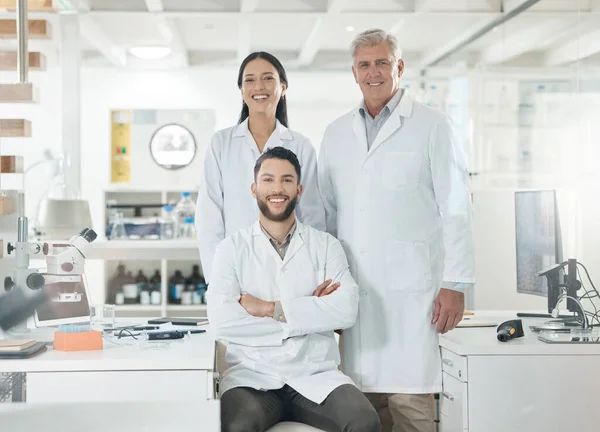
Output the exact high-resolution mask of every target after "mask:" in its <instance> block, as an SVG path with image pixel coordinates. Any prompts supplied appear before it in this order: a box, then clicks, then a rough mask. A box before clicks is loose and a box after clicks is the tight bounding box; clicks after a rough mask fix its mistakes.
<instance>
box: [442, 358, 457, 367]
mask: <svg viewBox="0 0 600 432" xmlns="http://www.w3.org/2000/svg"><path fill="white" fill-rule="evenodd" d="M442 363H444V364H445V365H446V366H448V367H452V366H454V363H453V362H452V360H448V359H443V360H442Z"/></svg>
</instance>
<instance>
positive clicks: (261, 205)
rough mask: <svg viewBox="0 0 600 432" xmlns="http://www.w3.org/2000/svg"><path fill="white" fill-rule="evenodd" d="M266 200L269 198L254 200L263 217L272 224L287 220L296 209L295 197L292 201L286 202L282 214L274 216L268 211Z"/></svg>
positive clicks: (296, 197)
mask: <svg viewBox="0 0 600 432" xmlns="http://www.w3.org/2000/svg"><path fill="white" fill-rule="evenodd" d="M268 199H269V197H267V198H266V199H265V200H262V199H260V198H256V202H257V203H258V208H259V209H260V212H261V213H262V214H263V215H264V217H266V218H267V219H269V220H270V221H273V222H281V221H284V220H286V219H287V218H289V217H290V215H291V214H292V213H293V211H294V209H295V208H296V203H297V202H298V196H297V195H296V196H295V197H294V198H293V199H291V200H289V201H288V204H287V206H286V207H285V210H284V211H283V212H282V213H280V214H277V215H274V214H273V213H271V210H269V203H268V201H267V200H268Z"/></svg>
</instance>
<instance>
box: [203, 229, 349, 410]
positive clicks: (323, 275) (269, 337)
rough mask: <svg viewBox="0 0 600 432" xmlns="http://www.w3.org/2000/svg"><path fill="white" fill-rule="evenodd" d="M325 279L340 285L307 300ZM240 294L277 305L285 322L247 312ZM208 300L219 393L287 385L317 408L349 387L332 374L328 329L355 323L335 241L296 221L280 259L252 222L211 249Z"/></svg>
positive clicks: (335, 353)
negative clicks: (220, 346)
mask: <svg viewBox="0 0 600 432" xmlns="http://www.w3.org/2000/svg"><path fill="white" fill-rule="evenodd" d="M327 279H332V280H333V281H334V282H338V281H339V282H340V283H341V286H340V287H339V288H338V289H337V290H336V291H335V292H333V293H332V294H330V295H327V296H324V297H314V296H313V295H312V294H313V292H314V290H315V289H316V288H317V286H318V285H319V284H321V283H322V282H323V281H325V280H327ZM244 293H248V294H251V295H253V296H255V297H258V298H260V299H262V300H266V301H280V302H281V305H282V307H283V311H284V314H285V317H286V320H287V323H282V322H280V321H277V320H275V319H273V318H271V317H263V318H257V317H254V316H252V315H250V314H248V312H246V310H245V309H244V308H243V307H242V306H241V305H240V303H239V298H240V294H244ZM207 296H208V320H209V322H210V325H211V327H212V329H213V331H214V332H215V337H216V339H217V340H222V341H224V342H226V343H227V355H226V362H227V366H228V369H227V371H226V372H225V373H224V375H223V380H222V381H221V391H222V392H225V391H227V390H229V389H232V388H234V387H252V388H255V389H262V390H269V389H278V388H281V387H283V386H284V385H285V384H288V385H289V386H290V387H292V388H293V389H295V390H296V391H298V392H299V393H300V394H302V395H303V396H304V397H306V398H308V399H310V400H312V401H313V402H316V403H321V402H322V401H323V400H325V398H326V397H327V395H329V393H331V391H333V390H334V389H335V388H337V387H338V386H340V385H343V384H353V383H352V380H351V379H350V378H348V377H347V376H345V375H344V374H342V373H341V372H340V371H339V370H338V368H337V365H339V363H340V353H339V350H338V346H337V343H336V340H335V337H334V332H333V330H335V329H338V328H348V327H350V326H351V325H353V324H354V322H355V320H356V314H357V311H358V287H357V286H356V283H355V282H354V280H353V279H352V276H351V275H350V271H349V269H348V262H347V261H346V256H345V254H344V251H343V249H342V247H341V245H340V243H339V241H338V240H336V239H335V238H334V237H333V236H331V235H330V234H327V233H325V232H323V231H317V230H316V229H314V228H312V227H310V226H307V225H303V224H301V223H300V222H297V227H296V230H295V231H294V234H293V236H292V238H291V241H290V245H289V247H288V250H287V252H286V254H285V258H284V259H283V260H282V259H281V257H280V256H279V254H278V253H277V251H276V250H275V248H273V246H272V245H271V243H270V242H269V239H268V238H267V236H266V235H265V233H264V232H263V231H262V229H261V227H260V224H259V223H258V222H255V223H254V224H253V225H251V226H250V227H248V228H247V229H243V230H240V231H238V232H237V233H236V234H234V235H233V236H230V237H227V238H226V239H225V240H223V242H222V243H221V244H220V245H219V246H218V248H217V252H216V255H215V260H214V267H213V279H212V282H211V284H210V287H209V290H208V294H207Z"/></svg>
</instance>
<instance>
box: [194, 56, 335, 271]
mask: <svg viewBox="0 0 600 432" xmlns="http://www.w3.org/2000/svg"><path fill="white" fill-rule="evenodd" d="M238 88H239V89H240V90H241V94H242V99H243V102H242V112H241V114H240V119H239V122H238V124H237V125H235V126H232V127H229V128H227V129H223V130H220V131H218V132H217V133H215V135H214V136H213V138H212V141H211V145H210V148H209V149H207V151H206V154H205V158H204V173H203V182H202V185H201V187H200V191H199V193H198V201H197V204H196V221H195V223H196V232H197V235H198V242H199V247H200V259H201V261H202V268H203V271H204V276H205V277H206V279H207V280H208V281H209V279H210V270H211V267H212V262H213V256H214V253H215V250H216V247H217V245H218V244H219V243H220V242H221V240H223V239H224V238H225V237H226V236H228V235H230V234H233V233H235V232H236V231H238V230H239V229H242V228H246V227H248V226H249V225H251V224H252V223H254V222H256V221H257V220H258V208H257V206H256V201H255V200H254V199H253V198H252V193H251V191H250V186H251V185H252V183H253V182H254V173H253V167H254V164H255V162H256V160H257V159H258V158H259V156H260V155H261V154H262V153H263V151H265V150H267V149H269V148H272V147H277V146H282V147H285V148H287V149H289V150H291V151H293V152H294V153H295V154H296V156H297V157H298V159H299V160H300V165H301V167H302V178H303V181H302V185H303V188H304V193H303V194H302V197H301V199H300V200H299V201H298V205H297V208H296V215H297V218H298V219H299V220H300V221H301V222H303V223H304V224H306V225H311V226H313V227H314V228H317V229H319V230H324V229H325V210H324V208H323V205H322V202H321V197H320V194H319V191H318V187H317V159H316V155H315V150H314V148H313V146H312V144H311V142H310V140H309V139H308V138H306V137H305V136H303V135H301V134H299V133H297V132H295V131H292V130H290V129H288V119H287V104H286V92H287V88H288V80H287V76H286V73H285V69H284V68H283V66H282V65H281V63H280V62H279V60H277V58H275V57H274V56H273V55H271V54H269V53H266V52H254V53H252V54H250V55H249V56H248V57H246V59H244V61H243V62H242V64H241V66H240V70H239V74H238Z"/></svg>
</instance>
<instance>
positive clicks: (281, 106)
mask: <svg viewBox="0 0 600 432" xmlns="http://www.w3.org/2000/svg"><path fill="white" fill-rule="evenodd" d="M257 58H261V59H264V60H266V61H268V62H269V63H271V64H272V65H273V67H274V68H275V69H276V70H277V73H278V74H279V80H280V81H281V82H282V83H284V84H285V87H286V88H287V87H288V80H287V75H286V73H285V69H284V68H283V65H282V64H281V62H280V61H279V60H277V58H276V57H275V56H274V55H272V54H269V53H268V52H264V51H257V52H253V53H252V54H250V55H249V56H248V57H246V58H245V59H244V61H243V62H242V64H241V65H240V71H239V73H238V88H239V89H241V88H242V80H243V78H244V69H246V65H247V64H248V63H250V62H251V61H252V60H255V59H257ZM248 114H249V113H248V105H246V103H244V102H242V112H241V113H240V120H239V121H238V124H239V123H242V122H243V121H244V120H246V119H247V118H248ZM275 117H276V118H277V120H279V123H281V124H282V125H284V126H285V127H288V118H287V104H286V101H285V97H283V96H282V97H281V98H280V99H279V102H278V103H277V110H276V111H275Z"/></svg>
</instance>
